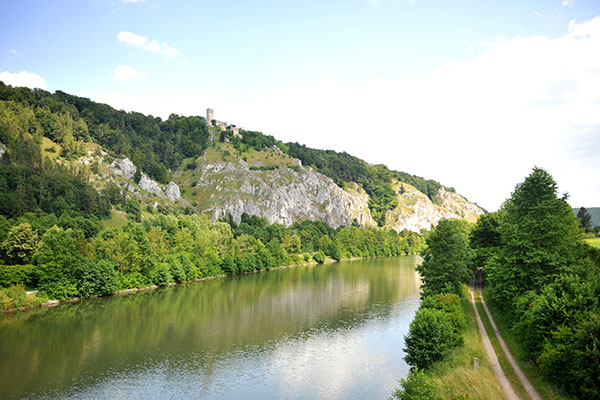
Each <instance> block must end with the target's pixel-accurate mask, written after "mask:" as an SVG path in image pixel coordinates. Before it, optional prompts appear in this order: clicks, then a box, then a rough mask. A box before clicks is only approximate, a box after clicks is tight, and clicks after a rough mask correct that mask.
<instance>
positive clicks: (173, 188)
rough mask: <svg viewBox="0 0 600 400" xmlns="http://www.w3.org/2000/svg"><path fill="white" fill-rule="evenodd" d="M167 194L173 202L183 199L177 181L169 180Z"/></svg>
mask: <svg viewBox="0 0 600 400" xmlns="http://www.w3.org/2000/svg"><path fill="white" fill-rule="evenodd" d="M165 195H166V196H167V198H168V199H169V200H171V201H172V202H173V203H175V202H177V201H179V200H181V192H180V191H179V186H177V184H176V183H175V182H172V181H171V182H169V184H168V185H167V188H166V189H165Z"/></svg>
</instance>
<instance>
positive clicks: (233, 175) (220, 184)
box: [195, 159, 375, 227]
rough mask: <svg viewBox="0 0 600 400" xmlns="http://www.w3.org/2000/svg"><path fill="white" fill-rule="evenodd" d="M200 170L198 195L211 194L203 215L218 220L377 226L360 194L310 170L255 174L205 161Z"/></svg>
mask: <svg viewBox="0 0 600 400" xmlns="http://www.w3.org/2000/svg"><path fill="white" fill-rule="evenodd" d="M198 169H199V170H200V171H201V172H200V176H199V178H198V180H197V181H196V183H195V189H197V190H198V191H201V192H203V193H210V195H209V196H208V198H207V200H206V201H205V204H204V205H203V207H202V211H204V212H209V213H211V214H212V216H213V219H214V220H216V219H218V218H221V217H224V216H226V215H227V214H228V213H229V214H231V215H232V216H233V219H234V220H235V221H236V222H239V221H240V219H241V216H242V214H243V213H247V214H250V215H257V216H261V217H265V218H266V219H267V220H268V221H269V222H270V223H275V222H276V223H280V224H283V225H291V224H293V223H294V222H296V221H299V220H304V219H310V220H320V221H324V222H326V223H328V224H329V225H331V226H333V227H338V226H340V225H350V224H352V222H353V220H354V219H356V220H357V221H358V223H359V224H361V225H366V226H374V225H375V223H374V221H373V218H372V217H371V214H370V212H369V207H368V196H367V194H366V193H365V192H364V191H363V190H362V189H359V188H358V186H357V185H355V186H354V187H353V190H352V192H350V191H344V190H342V189H341V188H340V187H338V186H337V185H336V184H335V183H334V182H333V181H332V180H331V179H330V178H328V177H326V176H325V175H322V174H320V173H318V172H315V171H314V170H313V169H312V168H310V167H296V168H293V169H292V168H289V167H285V166H284V167H278V168H274V169H272V170H266V171H261V170H251V169H250V167H249V166H248V164H247V163H246V162H245V161H243V160H242V159H238V160H235V161H215V162H211V161H206V160H201V162H200V163H199V165H198Z"/></svg>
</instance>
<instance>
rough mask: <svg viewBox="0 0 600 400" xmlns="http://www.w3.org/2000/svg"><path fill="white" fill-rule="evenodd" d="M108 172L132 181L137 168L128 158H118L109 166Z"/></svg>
mask: <svg viewBox="0 0 600 400" xmlns="http://www.w3.org/2000/svg"><path fill="white" fill-rule="evenodd" d="M110 170H111V171H112V172H113V173H115V174H117V175H119V176H122V177H123V178H125V179H133V177H134V176H135V171H137V168H136V167H135V165H134V164H133V163H132V162H131V160H130V159H129V158H119V159H117V160H115V161H113V162H112V164H110Z"/></svg>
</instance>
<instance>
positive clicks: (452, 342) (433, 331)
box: [404, 308, 459, 368]
mask: <svg viewBox="0 0 600 400" xmlns="http://www.w3.org/2000/svg"><path fill="white" fill-rule="evenodd" d="M458 338H459V336H458V335H456V334H455V333H454V328H453V326H452V322H451V321H450V317H449V316H448V315H447V314H446V313H445V312H444V311H441V310H435V309H431V308H422V309H420V310H419V312H417V315H416V316H415V318H414V319H413V321H412V322H411V323H410V328H409V330H408V335H407V336H406V337H405V338H404V343H405V344H406V348H405V349H404V352H405V353H406V356H405V357H404V360H405V361H406V362H407V363H409V364H410V365H412V366H414V367H417V368H428V367H430V366H431V365H432V364H433V363H434V362H436V361H438V360H441V359H443V358H445V357H446V356H447V355H448V354H450V352H451V351H452V349H453V348H454V347H456V345H457V344H459V339H458Z"/></svg>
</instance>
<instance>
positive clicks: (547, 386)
mask: <svg viewBox="0 0 600 400" xmlns="http://www.w3.org/2000/svg"><path fill="white" fill-rule="evenodd" d="M476 296H477V299H478V295H477V294H476ZM483 297H484V299H485V300H486V304H487V306H488V309H489V310H490V313H491V314H492V317H493V318H494V321H495V322H496V326H497V327H498V330H499V331H500V335H502V338H503V339H504V341H505V342H506V345H507V346H508V348H509V350H510V352H511V353H512V355H513V356H514V357H515V359H516V360H517V363H518V364H519V367H521V370H522V371H523V373H524V374H525V376H527V378H528V379H529V381H530V382H531V384H532V385H533V387H534V388H535V390H536V391H537V392H538V394H539V395H540V396H541V397H542V398H543V399H544V400H571V399H572V398H571V397H569V396H568V395H566V394H564V393H562V391H560V390H559V389H558V388H555V387H554V386H553V385H552V383H550V382H548V381H547V380H546V379H545V378H544V376H543V375H542V373H541V371H540V370H539V369H538V368H537V367H536V366H535V365H534V364H532V363H531V362H529V361H527V360H525V359H524V357H523V352H522V350H521V348H520V346H519V344H518V342H517V340H516V338H515V337H514V335H513V334H512V332H511V331H510V329H508V328H507V327H508V326H509V325H510V324H509V321H508V320H507V318H506V317H505V316H504V315H502V313H501V312H500V311H499V310H498V309H496V308H495V307H494V306H493V304H492V303H490V301H488V299H489V296H488V295H487V290H485V289H484V292H483ZM477 303H478V310H479V314H480V315H481V319H482V321H483V323H484V325H485V328H486V330H487V331H488V335H489V336H490V340H491V341H492V345H493V346H494V349H495V350H496V354H497V355H498V359H499V361H500V365H501V366H502V369H503V370H504V373H505V374H506V376H507V377H508V379H509V380H510V382H511V385H512V386H513V389H515V391H516V392H517V394H519V395H520V396H522V398H524V399H528V398H529V397H528V396H527V395H526V394H525V392H524V389H523V388H522V386H521V384H520V382H519V384H518V385H515V384H513V379H514V380H518V378H517V377H516V374H515V373H514V370H513V369H512V367H511V366H510V364H508V360H507V359H506V356H505V355H504V352H503V351H502V349H501V347H500V344H499V343H498V339H497V338H496V335H495V334H494V332H493V330H492V328H491V326H490V324H489V320H488V318H487V315H486V314H485V311H484V310H483V306H482V305H481V302H480V301H478V302H477ZM479 307H480V308H479ZM505 363H506V364H508V367H505ZM509 370H510V372H509ZM511 374H512V375H511ZM520 390H523V392H521V391H520Z"/></svg>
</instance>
